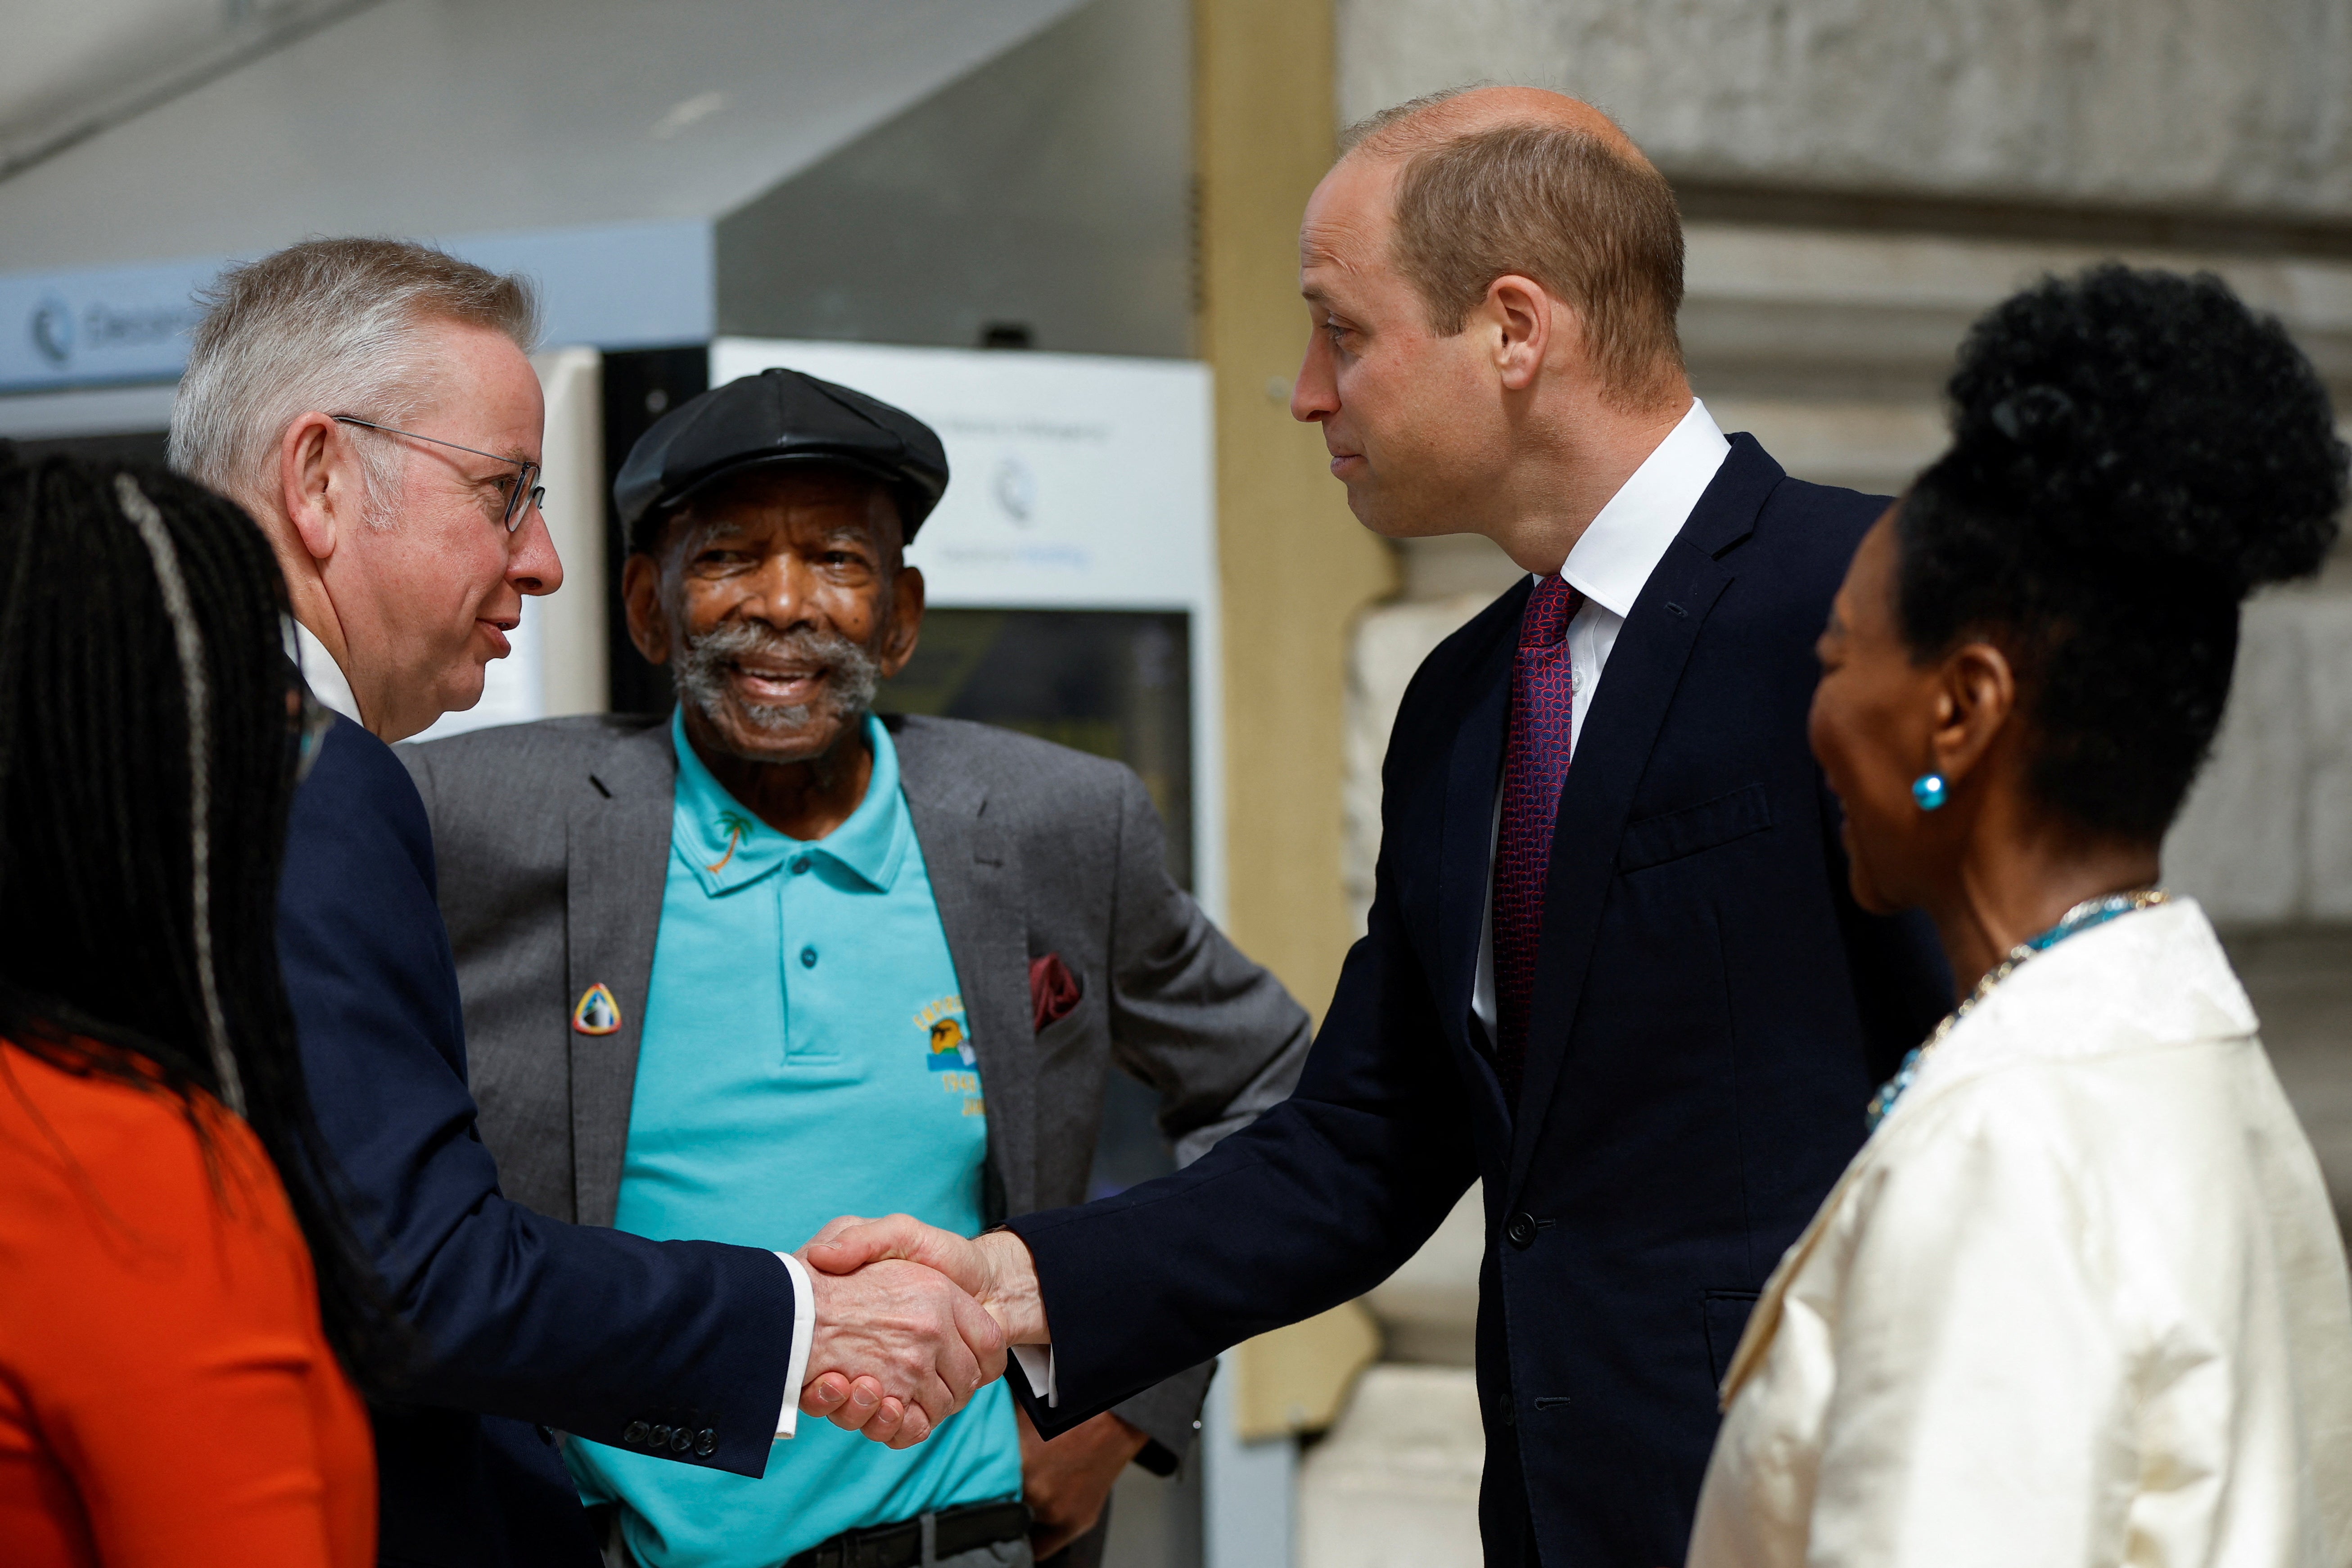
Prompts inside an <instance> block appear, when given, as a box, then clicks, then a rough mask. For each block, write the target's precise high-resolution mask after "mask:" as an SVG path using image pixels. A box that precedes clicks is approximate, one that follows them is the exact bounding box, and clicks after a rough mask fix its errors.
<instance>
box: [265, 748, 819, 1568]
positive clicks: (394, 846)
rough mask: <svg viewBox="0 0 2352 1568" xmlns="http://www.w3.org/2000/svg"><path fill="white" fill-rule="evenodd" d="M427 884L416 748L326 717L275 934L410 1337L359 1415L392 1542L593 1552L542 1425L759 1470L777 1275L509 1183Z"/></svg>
mask: <svg viewBox="0 0 2352 1568" xmlns="http://www.w3.org/2000/svg"><path fill="white" fill-rule="evenodd" d="M515 787H516V788H518V789H528V788H530V787H531V785H530V781H529V780H526V779H518V780H516V781H515ZM434 893H435V879H434V869H433V838H432V834H431V830H430V829H429V828H428V826H426V822H425V807H424V805H423V803H422V802H421V801H419V800H418V798H417V795H416V786H415V784H413V783H411V782H410V780H409V776H408V770H407V769H406V768H404V767H403V766H402V765H401V763H400V761H399V759H398V758H396V757H394V755H393V753H392V750H391V748H390V747H388V746H386V745H385V744H384V743H383V742H381V741H379V740H377V739H376V738H375V737H374V736H373V735H371V734H369V733H368V732H367V731H365V730H362V729H361V728H360V727H359V726H358V725H356V724H353V723H352V722H351V721H348V720H338V721H336V723H335V726H334V728H333V729H332V730H331V731H330V732H329V733H328V735H327V737H326V740H325V742H324V746H323V749H322V750H321V751H320V753H319V758H318V762H317V764H316V765H315V766H314V767H313V769H312V770H311V773H310V777H309V778H308V779H307V780H305V781H304V783H303V784H302V787H301V788H300V789H299V791H297V792H296V795H295V800H294V809H293V816H292V821H291V823H290V825H289V832H288V837H287V847H286V870H285V878H284V881H283V883H282V884H281V886H280V889H279V893H278V952H279V954H280V957H281V960H282V962H283V963H284V967H285V973H286V989H287V994H288V995H289V997H290V998H291V1000H292V1003H293V1007H294V1018H295V1023H296V1025H297V1027H298V1029H299V1034H300V1037H301V1048H302V1065H303V1070H304V1072H305V1073H306V1074H307V1075H308V1077H309V1079H310V1096H311V1100H312V1102H313V1104H314V1105H315V1107H316V1109H317V1112H318V1118H319V1122H320V1128H321V1130H322V1131H324V1133H325V1135H326V1142H327V1144H328V1147H329V1148H330V1149H331V1151H332V1152H333V1154H334V1156H335V1158H336V1160H337V1161H338V1162H339V1163H340V1165H341V1177H342V1179H343V1183H344V1185H345V1188H346V1190H347V1193H348V1201H349V1203H350V1205H351V1207H352V1212H353V1218H354V1221H355V1223H356V1225H357V1226H358V1227H359V1229H360V1231H361V1234H362V1238H363V1239H364V1240H365V1241H367V1242H368V1243H369V1245H371V1247H373V1251H374V1253H375V1256H376V1259H377V1263H378V1266H379V1267H380V1268H381V1269H382V1271H383V1278H384V1279H385V1281H386V1283H387V1285H388V1287H389V1289H390V1291H391V1294H392V1298H393V1300H394V1304H395V1305H397V1306H398V1307H399V1309H400V1310H401V1311H402V1312H403V1313H404V1315H405V1316H406V1317H407V1318H408V1320H409V1321H410V1322H411V1323H412V1324H413V1325H414V1327H415V1331H416V1334H417V1337H418V1339H419V1340H420V1342H421V1349H422V1352H423V1353H422V1355H421V1357H420V1360H419V1364H418V1365H417V1366H416V1368H415V1372H414V1373H413V1375H412V1376H411V1378H410V1379H409V1381H408V1382H407V1384H404V1387H403V1389H402V1394H403V1395H404V1403H402V1404H401V1405H398V1406H383V1407H379V1408H377V1409H376V1410H375V1411H374V1412H373V1415H374V1421H375V1440H376V1465H377V1468H378V1472H379V1476H380V1480H381V1486H382V1493H383V1509H382V1514H383V1542H382V1549H383V1555H382V1561H383V1563H386V1564H388V1565H389V1564H429V1565H431V1568H509V1565H522V1564H529V1565H533V1568H536V1565H539V1564H549V1565H555V1564H562V1565H563V1568H595V1565H596V1564H597V1563H598V1562H599V1558H598V1555H597V1552H596V1549H595V1546H594V1545H593V1542H591V1540H590V1538H589V1532H588V1526H587V1522H586V1517H585V1515H584V1513H583V1510H582V1509H581V1507H580V1504H579V1500H578V1498H577V1496H576V1494H575V1493H574V1491H573V1489H572V1484H571V1482H570V1480H569V1479H568V1478H567V1477H566V1475H565V1473H564V1468H563V1462H562V1457H561V1456H560V1455H559V1454H558V1453H557V1451H556V1449H555V1447H554V1441H553V1439H552V1437H551V1436H550V1435H549V1433H548V1431H547V1430H546V1429H547V1428H550V1427H553V1428H560V1429H562V1430H563V1431H566V1432H572V1433H575V1434H577V1435H578V1436H583V1437H586V1438H591V1439H593V1440H594V1441H596V1442H600V1443H613V1444H620V1443H622V1442H623V1441H624V1436H623V1434H624V1432H625V1429H626V1428H628V1427H629V1426H630V1424H631V1423H633V1422H644V1423H646V1426H648V1427H651V1426H667V1427H671V1428H673V1429H677V1430H681V1431H684V1432H686V1433H689V1434H693V1435H695V1436H700V1435H702V1434H705V1433H709V1434H710V1435H711V1436H712V1442H711V1443H710V1445H709V1447H710V1449H711V1451H710V1452H709V1453H708V1454H704V1453H699V1452H697V1451H696V1447H695V1445H694V1444H693V1443H692V1442H691V1441H689V1443H688V1447H687V1449H686V1451H685V1452H684V1453H682V1454H677V1453H672V1454H666V1455H665V1456H664V1457H665V1458H677V1459H678V1460H680V1461H681V1462H683V1463H687V1464H699V1465H708V1466H709V1467H711V1468H716V1469H722V1470H729V1471H732V1472H733V1473H735V1474H737V1475H744V1476H758V1475H760V1474H761V1473H762V1472H763V1471H764V1470H765V1468H766V1467H767V1462H768V1451H769V1445H770V1443H771V1441H772V1438H773V1436H774V1434H775V1423H776V1415H777V1405H778V1400H779V1398H780V1396H781V1395H782V1391H783V1385H784V1375H785V1372H786V1365H787V1363H788V1361H789V1358H790V1355H791V1351H792V1332H793V1288H792V1278H791V1275H790V1274H789V1273H788V1272H787V1271H786V1269H785V1268H784V1266H783V1264H782V1262H781V1261H779V1260H778V1259H777V1258H776V1257H775V1255H774V1254H773V1253H770V1252H762V1251H760V1250H758V1249H756V1248H752V1247H722V1246H719V1245H718V1244H716V1243H712V1242H700V1241H672V1242H655V1241H647V1240H646V1239H644V1238H642V1237H635V1236H630V1235H626V1234H625V1233H623V1232H620V1231H616V1230H608V1229H604V1228H600V1227H597V1226H581V1225H566V1224H563V1223H562V1222H560V1221H556V1220H551V1219H549V1218H547V1217H546V1216H544V1215H539V1214H535V1213H533V1212H532V1211H531V1210H530V1209H526V1208H523V1207H521V1206H520V1205H517V1204H513V1203H509V1201H508V1200H507V1199H506V1198H505V1197H503V1196H501V1195H500V1194H499V1173H498V1169H497V1166H496V1164H495V1163H493V1162H492V1160H491V1158H490V1155H489V1152H488V1150H486V1149H485V1148H484V1147H483V1146H482V1142H481V1140H480V1139H479V1138H478V1136H476V1134H475V1131H474V1121H475V1110H474V1100H473V1096H472V1094H471V1093H470V1092H469V1091H468V1090H467V1087H466V1041H465V1028H464V1023H463V1019H462V1015H461V1013H460V1011H459V1008H458V1001H457V970H456V968H455V967H454V966H453V965H452V963H451V962H450V956H449V939H448V936H447V933H446V931H444V930H443V928H442V924H441V912H440V910H439V908H438V907H437V906H436V903H435V900H434ZM635 1447H637V1449H638V1451H641V1452H642V1451H644V1445H643V1444H639V1445H635Z"/></svg>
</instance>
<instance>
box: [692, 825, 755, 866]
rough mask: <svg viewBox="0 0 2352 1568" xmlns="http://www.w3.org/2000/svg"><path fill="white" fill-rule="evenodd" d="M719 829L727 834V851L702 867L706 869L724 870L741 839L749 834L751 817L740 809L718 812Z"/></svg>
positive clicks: (733, 855)
mask: <svg viewBox="0 0 2352 1568" xmlns="http://www.w3.org/2000/svg"><path fill="white" fill-rule="evenodd" d="M719 831H720V832H721V833H724V834H725V835H727V853H726V854H724V855H721V856H720V857H719V858H718V859H716V860H714V861H712V862H711V863H710V864H709V865H708V866H705V867H704V868H703V869H704V870H706V871H724V870H725V869H727V862H728V861H730V860H732V859H733V858H735V851H737V850H738V849H740V848H741V847H743V840H744V839H746V838H748V837H751V818H750V817H748V816H744V815H743V814H742V813H741V812H740V811H722V812H720V813H719Z"/></svg>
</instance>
